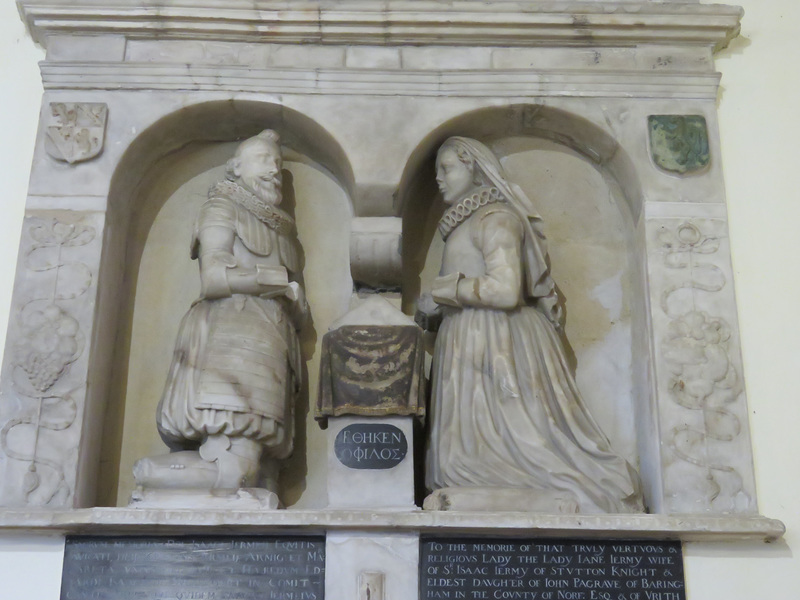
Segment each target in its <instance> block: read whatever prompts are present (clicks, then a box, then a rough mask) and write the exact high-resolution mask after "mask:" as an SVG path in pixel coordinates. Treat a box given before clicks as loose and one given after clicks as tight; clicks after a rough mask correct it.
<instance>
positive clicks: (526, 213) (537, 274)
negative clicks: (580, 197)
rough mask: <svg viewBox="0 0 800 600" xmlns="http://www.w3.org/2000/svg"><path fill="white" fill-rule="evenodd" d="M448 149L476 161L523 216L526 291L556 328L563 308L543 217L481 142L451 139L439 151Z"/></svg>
mask: <svg viewBox="0 0 800 600" xmlns="http://www.w3.org/2000/svg"><path fill="white" fill-rule="evenodd" d="M445 148H452V149H453V150H455V151H456V153H457V154H458V155H459V157H461V156H463V154H467V155H468V156H469V157H470V158H472V160H473V161H474V168H475V167H477V169H479V170H480V172H481V173H482V174H483V175H484V176H485V177H486V179H487V180H488V182H487V183H488V185H491V186H493V187H495V188H497V189H498V190H499V192H500V193H501V194H502V196H503V198H504V199H505V200H506V201H507V202H508V204H509V206H510V207H511V208H512V209H514V211H515V212H516V213H518V215H519V216H520V220H521V221H522V224H523V227H524V229H525V241H524V244H523V260H524V263H525V264H524V267H525V268H524V272H525V282H524V285H525V292H526V295H527V296H528V297H530V298H533V299H536V300H537V303H538V307H539V308H540V310H542V312H544V313H545V314H546V315H547V317H548V318H549V319H550V320H551V321H552V322H553V323H555V324H556V325H559V323H560V319H561V307H560V306H559V305H558V295H557V293H556V290H555V283H554V282H553V279H552V277H551V276H550V261H549V259H548V256H547V239H546V238H545V236H544V232H543V231H542V218H541V217H540V216H539V214H538V213H537V212H536V210H535V209H534V207H533V203H532V202H531V201H530V199H529V198H528V196H526V195H525V192H523V191H522V188H520V187H519V186H518V185H516V184H515V183H511V182H510V181H508V179H507V178H506V174H505V171H504V170H503V166H502V165H501V164H500V161H499V160H498V159H497V157H496V156H495V155H494V153H493V152H492V151H491V150H489V148H488V147H486V146H485V145H484V144H482V143H481V142H479V141H477V140H474V139H472V138H465V137H457V136H456V137H451V138H448V139H447V140H446V141H445V142H444V144H442V146H441V148H440V149H439V152H440V153H441V152H442V150H444V149H445Z"/></svg>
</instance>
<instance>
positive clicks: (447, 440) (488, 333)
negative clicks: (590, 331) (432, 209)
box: [421, 137, 643, 513]
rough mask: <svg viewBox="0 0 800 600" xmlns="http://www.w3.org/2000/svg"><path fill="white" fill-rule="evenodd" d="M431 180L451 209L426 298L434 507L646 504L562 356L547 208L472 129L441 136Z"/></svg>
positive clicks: (429, 477) (558, 508) (429, 478)
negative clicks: (470, 134)
mask: <svg viewBox="0 0 800 600" xmlns="http://www.w3.org/2000/svg"><path fill="white" fill-rule="evenodd" d="M436 180H437V183H438V185H439V189H440V190H441V192H442V196H443V199H444V201H445V203H446V204H448V205H449V208H448V209H447V211H446V212H445V214H444V216H443V217H442V219H441V221H440V222H439V232H440V233H441V235H442V236H443V238H444V239H445V246H444V254H443V259H442V268H441V271H440V276H439V277H438V278H437V279H436V280H435V281H434V284H433V290H432V299H433V301H434V302H435V303H436V305H438V306H437V307H436V310H435V311H431V310H430V309H429V308H428V309H427V312H428V313H429V317H430V316H431V315H430V313H431V312H438V313H440V314H441V316H442V322H441V325H440V327H439V332H438V336H437V340H436V347H435V351H434V363H433V368H432V379H433V385H432V389H433V398H432V415H431V433H430V440H429V446H428V449H427V471H426V482H427V486H428V488H429V489H430V490H433V493H432V494H431V495H430V496H429V497H428V498H427V499H426V503H425V506H426V508H429V509H445V508H450V509H467V510H480V509H486V508H494V509H500V510H502V509H513V510H529V511H551V512H586V513H623V512H638V511H642V510H643V501H642V494H641V489H640V483H639V478H638V475H637V473H636V471H635V470H634V469H633V467H632V466H631V465H630V464H629V463H628V462H627V461H626V460H625V459H624V458H622V457H621V456H620V455H619V454H617V453H616V452H615V451H614V449H612V448H611V445H610V443H609V440H608V438H607V437H606V436H605V435H604V433H603V432H602V431H601V430H600V427H599V426H598V424H597V423H596V422H595V420H594V418H593V417H592V415H591V414H590V413H589V411H588V410H587V408H586V406H585V404H584V402H583V400H582V399H581V394H580V392H579V390H578V387H577V384H576V382H575V379H574V375H573V373H572V371H571V369H570V366H569V364H568V361H567V357H566V353H565V350H564V347H563V344H562V341H561V337H560V336H561V335H562V334H563V333H562V323H561V319H562V311H561V307H560V303H559V297H558V292H557V290H556V287H555V283H554V281H553V279H552V277H551V275H550V268H549V260H548V255H547V247H546V240H545V237H544V234H543V233H542V220H541V218H540V217H539V216H538V215H537V214H536V211H535V210H534V208H533V205H532V204H531V202H530V200H529V199H528V198H527V197H526V196H525V194H524V193H523V191H522V190H521V189H520V188H519V186H517V185H515V184H513V183H511V182H509V181H507V180H506V177H505V175H504V172H503V169H502V167H501V165H500V163H499V161H498V160H497V158H496V157H495V156H494V154H493V153H492V152H491V151H490V150H489V149H488V148H487V147H486V146H484V145H483V144H481V143H480V142H477V141H476V140H473V139H468V138H459V137H454V138H450V139H448V140H447V141H446V142H445V144H444V145H443V146H442V147H441V148H440V150H439V153H438V156H437V162H436ZM426 304H427V303H426V301H423V302H421V305H422V309H423V311H426ZM428 321H429V322H433V321H435V319H432V318H429V319H428Z"/></svg>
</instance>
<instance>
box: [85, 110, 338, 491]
mask: <svg viewBox="0 0 800 600" xmlns="http://www.w3.org/2000/svg"><path fill="white" fill-rule="evenodd" d="M266 128H273V129H276V130H277V131H278V132H279V133H280V135H281V139H282V146H283V147H284V150H285V151H284V161H285V162H286V161H287V156H291V158H289V159H288V160H292V161H295V163H297V165H299V166H296V167H295V169H297V168H300V169H301V171H303V169H305V171H303V172H304V173H305V174H304V180H303V185H304V186H306V188H308V186H309V185H310V186H311V188H308V189H306V188H304V189H306V192H304V193H309V191H308V190H309V189H311V192H314V191H318V190H322V192H323V193H322V197H325V198H328V199H331V198H334V197H333V196H331V195H330V191H332V189H333V188H331V186H335V188H336V190H338V191H337V192H336V193H338V194H340V195H341V198H339V196H336V197H335V202H337V203H342V202H344V203H345V204H347V205H348V206H349V202H350V200H349V199H350V197H351V189H352V180H353V176H352V169H351V168H350V166H349V162H348V160H347V157H346V156H345V155H344V153H343V151H342V149H341V146H340V145H339V144H338V142H337V141H336V140H334V139H333V138H332V136H331V135H330V134H329V133H328V132H327V131H326V130H325V129H324V128H322V127H321V126H320V125H318V124H317V123H315V122H314V121H312V120H311V119H309V118H308V117H305V116H304V115H302V114H300V113H297V112H296V111H293V110H291V109H287V108H286V107H282V106H279V105H272V104H268V103H263V102H255V101H223V102H209V103H204V104H201V105H196V106H191V107H187V108H184V109H181V110H179V111H177V112H175V113H172V114H170V115H167V116H165V117H163V118H162V119H161V120H160V121H158V122H157V123H155V124H153V125H152V126H150V127H149V128H147V129H146V130H144V131H143V132H142V133H141V134H139V136H138V137H137V138H136V139H135V140H134V141H133V142H132V143H131V144H130V146H129V147H128V149H127V150H126V151H125V154H124V155H123V157H122V159H121V160H120V163H119V165H118V167H117V168H116V170H115V174H114V177H113V178H112V184H111V190H110V192H109V210H108V214H107V228H106V237H105V242H104V249H103V260H102V263H101V272H100V279H101V280H102V283H103V285H102V286H101V288H100V297H99V300H98V314H99V315H101V321H100V323H99V325H98V332H99V334H98V335H99V336H100V339H104V340H105V341H104V342H103V343H102V344H100V346H101V347H104V348H105V349H106V350H108V349H113V352H110V351H107V356H103V357H100V358H99V359H95V360H92V362H91V364H92V369H93V374H92V378H93V379H95V380H99V381H101V382H102V380H103V379H107V380H108V381H107V382H104V383H100V384H98V389H103V388H105V387H107V390H108V391H107V393H104V394H103V402H105V405H106V406H105V413H104V418H103V427H102V435H101V436H100V435H99V433H98V437H99V438H100V443H99V444H98V446H100V451H99V456H97V455H94V456H88V457H87V456H84V457H83V458H82V460H83V461H84V462H87V464H89V465H91V462H92V461H97V463H95V464H98V463H99V473H98V475H97V476H96V477H93V480H96V481H97V492H96V495H95V501H94V503H93V504H88V505H89V506H92V505H97V506H115V505H124V504H126V502H127V497H121V496H123V495H126V494H124V493H120V485H121V478H122V477H130V473H129V472H128V471H129V468H127V467H126V468H125V473H121V467H120V463H121V460H122V458H123V445H124V444H123V441H124V438H125V436H128V431H127V424H126V420H127V416H126V415H127V414H128V412H131V413H136V412H139V413H142V407H140V406H133V405H132V404H131V402H128V398H127V394H128V389H127V388H128V381H129V379H130V376H131V364H130V359H131V340H132V335H134V305H135V298H136V297H137V295H138V294H140V293H142V290H141V289H140V283H141V282H140V278H141V266H142V265H141V261H142V256H143V252H144V249H145V242H146V241H147V237H148V235H149V232H150V230H151V227H152V226H153V224H154V223H155V221H156V217H157V216H158V215H159V213H160V211H161V210H162V208H163V207H164V206H165V204H166V203H167V201H168V200H169V199H170V198H171V197H172V196H173V194H174V193H175V192H176V191H177V190H178V189H179V188H180V187H181V186H182V185H184V184H185V183H187V182H189V181H190V180H192V179H193V178H195V177H198V176H200V175H202V174H204V173H209V172H211V171H212V170H215V171H214V172H215V173H217V171H219V172H218V173H217V174H216V175H215V177H216V179H221V178H222V177H223V175H222V170H223V168H224V167H223V166H224V164H225V162H226V161H227V160H228V159H229V158H230V156H231V155H232V154H233V151H234V149H235V147H236V145H237V144H238V142H239V141H241V140H243V139H246V138H248V137H250V136H252V135H255V134H257V133H258V132H260V131H262V130H263V129H266ZM302 165H307V166H308V167H311V169H312V170H313V171H315V172H317V173H318V175H313V176H312V175H309V171H308V168H307V167H303V166H302ZM309 177H310V179H309ZM323 180H324V181H330V183H329V184H326V183H324V181H323ZM210 183H213V182H210ZM320 185H322V187H321V188H320V187H319V186H320ZM325 186H328V187H325ZM206 189H207V185H206V187H205V188H204V189H202V190H199V191H196V192H195V193H193V198H194V199H193V200H191V202H190V204H192V203H194V205H196V206H194V208H193V209H192V214H191V215H187V216H186V222H188V223H193V221H194V218H195V214H196V210H195V209H197V208H199V206H200V205H201V204H202V202H204V201H205V198H206V195H205V191H206ZM325 190H330V191H328V192H327V196H326V195H325V194H326V192H325ZM284 196H285V205H284V208H288V209H290V212H292V210H291V209H292V208H294V205H295V204H296V199H295V183H294V180H293V176H292V174H291V173H289V172H288V171H285V172H284ZM329 201H333V200H329ZM314 206H316V205H314ZM336 206H337V207H338V206H339V204H337V205H336ZM315 210H316V209H315V208H312V207H311V206H309V207H307V208H304V209H303V214H304V218H305V219H306V221H308V219H309V216H308V215H309V211H310V212H311V213H312V214H313V212H314V211H315ZM335 210H336V211H338V212H336V213H335V214H336V215H337V216H336V218H339V217H340V216H339V212H342V211H344V212H345V213H347V212H348V210H349V213H348V214H352V207H350V208H349V209H343V208H341V207H339V208H336V209H335ZM173 218H174V215H173ZM181 218H182V217H181ZM347 218H348V222H349V217H347ZM184 225H185V223H184ZM313 226H314V227H317V226H318V225H317V224H313ZM306 235H307V236H308V237H310V238H313V235H314V234H313V233H311V234H308V233H306ZM184 242H185V243H184ZM180 246H181V249H180V250H181V253H182V254H181V255H182V256H183V255H185V260H186V261H187V262H188V261H189V259H188V237H187V239H186V240H183V239H181V243H180ZM315 260H316V261H317V263H318V262H319V259H318V258H317V259H315ZM315 264H316V263H315ZM189 268H191V270H192V278H193V279H192V283H191V285H184V286H183V287H185V288H186V289H181V290H179V295H180V294H183V295H185V296H186V297H187V299H185V301H183V300H182V302H183V304H185V306H183V304H181V306H180V310H178V311H176V314H177V316H176V320H179V319H180V317H181V316H182V315H183V314H184V313H185V310H187V309H188V307H189V305H190V304H191V302H192V301H193V300H194V299H195V298H196V297H197V294H198V293H199V276H198V275H197V266H196V264H192V265H191V267H187V269H189ZM316 268H317V270H319V267H318V265H317V267H316ZM337 268H338V267H337ZM345 270H346V265H345ZM347 272H348V273H349V271H347ZM336 273H337V274H338V271H336ZM175 285H176V282H175V281H167V282H166V284H165V285H164V287H165V288H167V287H174V286H175ZM192 286H195V288H196V291H193V289H194V288H192ZM190 288H191V289H190ZM317 295H319V293H318V292H317ZM337 298H338V297H337ZM329 312H330V311H329ZM178 313H180V314H178ZM325 319H326V320H327V319H328V316H326V317H325ZM323 325H324V323H323ZM173 326H174V327H175V328H177V323H173ZM317 338H318V335H317V332H316V326H315V324H314V323H313V322H311V321H309V323H308V325H307V326H306V328H305V329H304V330H303V332H302V334H301V346H302V352H303V358H304V366H303V371H304V372H303V374H302V376H303V389H302V390H301V393H302V394H303V396H302V400H301V401H300V402H299V403H298V404H297V406H296V411H297V413H296V414H297V417H298V418H297V419H295V423H296V432H295V441H296V447H297V450H298V451H297V452H296V453H295V456H294V457H293V458H292V460H291V463H290V465H289V468H290V470H291V471H293V472H292V473H291V475H289V476H288V477H287V473H284V474H283V475H284V479H283V481H285V484H286V486H287V490H288V492H287V497H286V498H284V501H285V503H286V504H291V503H293V501H294V500H295V499H296V498H295V497H296V496H299V495H300V494H301V493H302V492H303V489H304V488H305V483H304V479H305V476H306V473H307V460H306V456H305V455H306V451H305V446H306V441H307V434H306V431H305V430H304V429H303V421H304V420H305V419H306V417H307V415H308V412H309V401H308V393H309V389H308V388H309V377H308V370H309V367H308V364H307V362H308V360H309V359H310V357H312V356H313V354H314V348H315V344H316V342H317ZM174 343H175V339H170V340H169V346H170V347H169V351H170V352H171V351H172V348H173V346H174ZM167 364H168V361H167ZM159 368H161V366H160V367H159ZM147 375H148V376H149V377H150V378H151V379H153V380H154V381H155V379H164V380H165V376H164V377H163V378H162V377H161V374H160V373H152V374H151V373H149V372H148V373H147ZM164 375H165V374H164ZM163 384H164V381H158V385H159V386H163ZM162 389H163V388H162ZM159 394H160V391H159V392H158V394H156V393H153V394H152V395H153V396H158V397H160V395H159ZM150 395H151V394H149V393H148V398H150ZM158 397H155V398H154V400H155V401H157V400H158ZM151 400H153V399H151ZM147 417H148V418H149V419H150V421H149V422H150V423H151V425H149V427H150V429H149V430H148V435H150V433H152V432H155V429H156V427H155V419H154V418H153V417H154V415H147ZM98 424H99V423H95V424H94V427H95V431H97V429H99V427H98ZM153 435H155V434H154V433H153ZM158 451H166V448H165V447H159V449H158ZM144 455H147V453H146V452H143V453H141V456H144ZM141 456H139V457H141ZM126 485H127V484H126ZM89 501H90V502H91V498H90V499H89Z"/></svg>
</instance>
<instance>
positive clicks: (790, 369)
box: [0, 0, 800, 600]
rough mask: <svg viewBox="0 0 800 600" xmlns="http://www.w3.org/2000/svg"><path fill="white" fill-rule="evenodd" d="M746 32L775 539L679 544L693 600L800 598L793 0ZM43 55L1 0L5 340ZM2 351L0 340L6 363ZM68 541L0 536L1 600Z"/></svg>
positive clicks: (750, 233)
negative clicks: (779, 534) (781, 526)
mask: <svg viewBox="0 0 800 600" xmlns="http://www.w3.org/2000/svg"><path fill="white" fill-rule="evenodd" d="M739 3H740V4H742V5H744V7H745V9H746V11H747V14H746V16H745V19H744V26H743V36H742V37H740V38H739V39H738V40H737V41H735V42H734V44H733V45H732V47H731V48H729V49H727V50H725V51H723V52H722V53H721V54H720V55H718V57H717V67H718V69H719V70H720V71H722V73H723V80H722V82H723V87H724V89H723V92H722V94H721V99H720V129H721V131H722V136H723V137H722V142H723V147H724V156H723V167H724V170H725V175H726V177H725V180H726V184H727V188H728V206H729V209H730V235H731V242H732V244H731V251H732V253H733V262H734V270H735V273H736V292H737V295H738V302H739V315H740V322H739V324H740V329H741V339H742V345H743V352H744V364H745V377H746V383H747V391H748V398H749V402H750V409H751V427H752V437H753V445H754V453H755V461H756V476H757V484H758V497H759V505H760V510H761V512H762V514H764V515H767V516H769V517H773V518H778V519H781V520H782V521H783V522H784V523H785V524H786V526H787V528H788V532H787V534H786V536H785V537H784V539H783V540H782V541H781V542H778V543H775V544H772V545H771V546H764V545H762V544H738V545H731V544H719V545H715V544H687V545H686V547H685V554H686V561H685V564H686V574H687V584H688V599H689V600H717V599H720V600H722V599H724V600H751V599H753V598H769V599H770V600H797V598H800V468H799V467H798V463H800V434H798V428H799V427H800V394H799V393H798V390H800V341H798V338H800V310H798V309H797V308H796V305H797V303H798V298H800V267H798V266H797V265H796V261H795V260H794V257H796V256H800V236H798V235H797V233H796V232H797V230H798V223H799V222H800V191H799V190H800V167H798V166H797V165H796V164H795V162H796V161H795V155H796V154H797V141H796V140H797V139H798V136H799V135H800V111H798V110H797V106H796V105H797V98H798V96H800V69H799V68H798V64H800V44H798V43H797V40H796V37H797V34H796V30H797V26H798V24H799V23H800V2H797V0H740V2H739ZM42 56H43V53H42V52H41V51H40V50H38V49H36V48H35V47H34V45H33V43H32V42H31V41H30V40H29V39H28V38H27V37H26V36H25V34H24V30H23V27H22V23H21V22H20V21H19V18H18V17H17V13H16V8H15V6H14V3H13V1H12V0H2V1H0V132H2V138H0V140H1V141H0V171H2V174H3V176H4V177H3V191H2V195H0V340H2V339H4V337H5V330H6V321H7V319H8V306H9V301H10V297H11V287H12V284H13V276H14V273H13V265H14V264H15V262H16V261H15V254H16V251H17V245H18V243H19V231H20V226H21V221H22V212H23V206H24V202H25V193H26V189H27V181H28V171H29V168H30V162H31V155H32V151H33V139H34V132H35V127H36V121H37V117H38V106H39V102H40V95H41V86H40V84H39V74H38V71H37V69H36V61H37V60H41V58H42ZM1 353H2V344H0V354H1ZM62 547H63V542H62V540H61V539H59V538H57V537H37V536H30V535H28V536H25V535H22V536H20V535H18V534H16V535H10V534H2V535H0V582H2V583H1V584H0V586H1V587H0V598H19V599H24V600H28V599H36V600H57V598H58V589H59V581H60V576H61V552H62Z"/></svg>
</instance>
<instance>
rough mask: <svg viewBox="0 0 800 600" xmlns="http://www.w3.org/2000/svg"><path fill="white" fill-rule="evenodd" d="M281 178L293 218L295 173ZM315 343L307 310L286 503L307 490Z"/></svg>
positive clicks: (285, 474)
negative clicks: (310, 366)
mask: <svg viewBox="0 0 800 600" xmlns="http://www.w3.org/2000/svg"><path fill="white" fill-rule="evenodd" d="M282 177H283V201H282V202H281V208H282V209H283V210H285V211H286V212H288V213H289V214H290V215H292V216H293V217H294V216H295V215H296V211H295V208H296V206H297V199H296V196H295V189H294V176H293V175H292V173H290V172H289V171H286V170H284V171H283V172H282ZM301 252H303V262H302V264H303V265H305V251H304V250H303V249H302V248H301ZM298 282H299V283H300V285H301V286H302V287H303V289H307V288H306V284H305V275H304V274H303V272H301V274H300V276H299V277H298ZM316 344H317V330H316V328H315V327H314V319H313V317H312V315H311V313H310V312H309V315H308V320H307V321H306V322H305V324H304V326H303V329H302V330H301V331H300V347H301V349H302V356H303V372H302V373H301V374H300V376H301V377H302V379H301V381H302V385H301V386H300V393H299V396H298V398H297V400H296V401H295V405H294V410H295V413H294V451H293V452H292V455H291V457H289V458H288V459H287V460H286V461H285V462H284V464H283V465H282V466H281V474H280V480H279V483H280V485H279V489H280V490H281V494H280V495H281V501H282V502H283V504H284V505H285V506H291V505H292V504H295V503H296V502H297V501H298V500H299V499H300V496H301V495H302V494H303V492H304V491H305V489H306V475H307V474H308V446H307V442H308V439H307V434H306V422H307V420H308V414H309V412H310V405H311V402H310V393H311V392H310V390H309V379H308V361H309V359H310V358H311V356H312V355H313V354H314V350H315V348H316Z"/></svg>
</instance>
